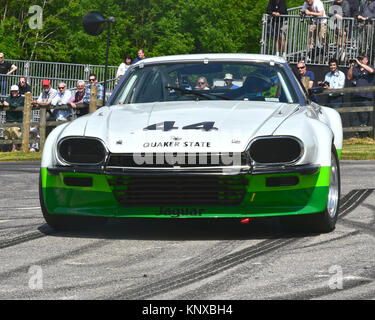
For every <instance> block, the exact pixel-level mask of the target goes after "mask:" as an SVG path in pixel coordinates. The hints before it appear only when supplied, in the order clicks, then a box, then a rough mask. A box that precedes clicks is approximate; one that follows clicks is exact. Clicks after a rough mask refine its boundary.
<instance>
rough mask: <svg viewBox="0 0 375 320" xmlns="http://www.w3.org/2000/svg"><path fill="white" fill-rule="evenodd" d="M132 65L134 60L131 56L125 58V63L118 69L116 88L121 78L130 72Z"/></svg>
mask: <svg viewBox="0 0 375 320" xmlns="http://www.w3.org/2000/svg"><path fill="white" fill-rule="evenodd" d="M131 64H132V58H131V57H130V56H125V58H124V62H122V63H121V64H120V66H119V67H118V69H117V73H116V86H117V84H118V83H119V81H120V79H121V77H122V76H123V75H124V74H125V72H126V70H128V68H129V67H130V65H131Z"/></svg>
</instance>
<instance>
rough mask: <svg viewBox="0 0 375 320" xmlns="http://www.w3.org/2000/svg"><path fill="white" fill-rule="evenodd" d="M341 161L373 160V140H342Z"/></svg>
mask: <svg viewBox="0 0 375 320" xmlns="http://www.w3.org/2000/svg"><path fill="white" fill-rule="evenodd" d="M41 158H42V153H41V152H21V151H16V152H0V162H5V161H40V160H41ZM341 160H375V140H374V139H372V138H362V139H359V138H350V139H346V140H344V143H343V150H342V154H341Z"/></svg>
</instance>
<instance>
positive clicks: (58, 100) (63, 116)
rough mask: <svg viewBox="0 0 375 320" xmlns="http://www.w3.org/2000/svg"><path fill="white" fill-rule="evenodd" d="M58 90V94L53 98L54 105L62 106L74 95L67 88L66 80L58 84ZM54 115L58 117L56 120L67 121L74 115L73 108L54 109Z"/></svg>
mask: <svg viewBox="0 0 375 320" xmlns="http://www.w3.org/2000/svg"><path fill="white" fill-rule="evenodd" d="M57 88H58V90H59V91H58V92H57V95H56V96H55V97H54V98H53V99H52V102H51V104H52V105H53V106H62V105H65V104H67V103H68V101H69V99H70V98H71V97H72V92H71V91H70V90H67V89H66V85H65V83H64V82H60V83H59V84H58V86H57ZM52 114H53V116H54V117H55V118H56V121H66V120H68V119H69V118H70V117H71V116H72V108H69V109H67V110H66V109H64V110H63V109H60V110H53V113H52Z"/></svg>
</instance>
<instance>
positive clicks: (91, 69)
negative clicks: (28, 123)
mask: <svg viewBox="0 0 375 320" xmlns="http://www.w3.org/2000/svg"><path fill="white" fill-rule="evenodd" d="M7 61H9V62H10V63H12V64H14V65H16V66H17V70H16V71H15V72H14V73H13V74H11V75H9V76H7V93H8V94H9V93H10V92H9V90H10V87H11V86H12V85H14V84H17V85H18V83H19V79H20V77H21V76H26V77H27V83H28V84H29V85H30V86H31V94H32V98H33V99H36V98H37V97H38V96H39V95H40V93H41V92H42V90H43V88H42V80H44V79H48V80H50V81H51V86H52V87H53V88H55V89H56V88H57V85H58V83H59V82H61V81H63V82H65V84H66V85H67V88H68V89H70V90H72V91H73V92H75V90H76V85H77V81H78V80H84V81H85V83H86V84H87V83H88V78H89V75H90V74H91V73H95V74H96V75H97V79H98V82H100V83H102V84H103V82H104V70H105V66H103V65H90V64H72V63H60V62H42V61H25V60H11V59H7ZM117 69H118V66H108V81H107V86H106V95H107V94H108V95H109V94H110V93H111V92H112V91H113V89H114V86H115V77H116V72H117ZM6 96H7V95H1V92H0V99H5V97H6ZM32 121H35V122H38V121H39V110H35V111H33V114H32ZM0 122H2V123H4V122H5V112H0ZM2 134H3V133H2V131H0V137H1V136H2Z"/></svg>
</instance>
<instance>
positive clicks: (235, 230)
mask: <svg viewBox="0 0 375 320" xmlns="http://www.w3.org/2000/svg"><path fill="white" fill-rule="evenodd" d="M39 231H40V232H42V233H45V234H47V235H48V236H52V237H53V236H55V237H67V238H95V239H124V240H146V241H148V240H156V241H163V240H165V241H184V240H188V241H194V240H196V241H200V240H251V239H278V238H301V237H306V236H313V235H315V234H312V233H301V232H292V231H289V230H288V231H286V230H284V229H283V228H282V226H281V224H280V221H279V218H277V217H269V218H257V219H254V220H252V221H251V222H249V223H248V224H241V223H240V219H174V220H171V219H165V220H161V219H155V220H154V219H127V218H119V219H116V218H111V219H109V220H108V222H107V223H106V224H105V225H102V226H100V227H99V226H98V227H87V228H84V229H82V228H81V229H78V228H76V229H75V230H69V231H55V230H52V229H51V228H50V227H49V226H48V225H47V224H44V225H43V226H41V227H39Z"/></svg>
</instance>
